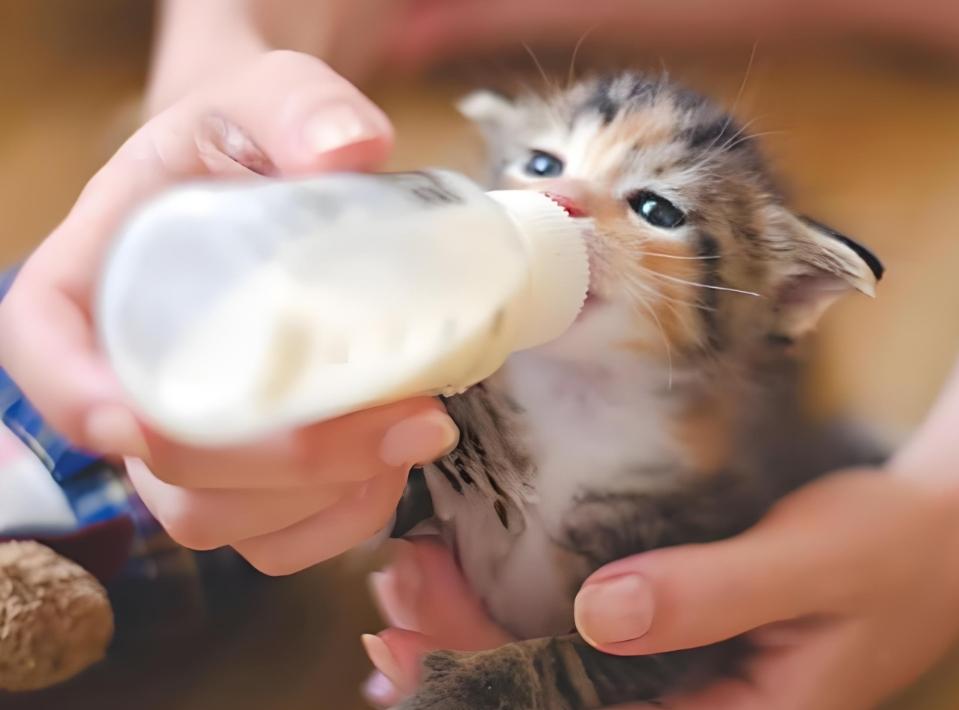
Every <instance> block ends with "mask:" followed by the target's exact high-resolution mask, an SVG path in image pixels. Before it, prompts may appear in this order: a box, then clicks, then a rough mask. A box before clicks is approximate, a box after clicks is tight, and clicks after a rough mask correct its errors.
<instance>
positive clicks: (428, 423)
mask: <svg viewBox="0 0 959 710" xmlns="http://www.w3.org/2000/svg"><path fill="white" fill-rule="evenodd" d="M457 441H459V430H458V429H457V428H456V424H454V423H453V420H452V419H450V418H449V416H448V415H446V414H444V413H443V412H439V411H436V410H431V411H429V412H425V413H423V414H419V415H417V416H415V417H411V418H409V419H404V420H403V421H401V422H400V423H398V424H394V425H393V427H391V428H390V429H389V430H388V431H387V432H386V435H385V436H384V437H383V443H382V444H381V446H380V458H381V459H383V462H384V463H386V464H387V465H388V466H413V465H417V464H423V463H427V462H429V461H435V460H436V459H438V458H440V457H442V456H445V455H446V454H448V453H449V452H450V451H452V450H453V449H454V448H456V442H457Z"/></svg>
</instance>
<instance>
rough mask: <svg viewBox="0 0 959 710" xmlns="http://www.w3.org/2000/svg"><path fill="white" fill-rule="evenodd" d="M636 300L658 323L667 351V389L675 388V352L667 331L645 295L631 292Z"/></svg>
mask: <svg viewBox="0 0 959 710" xmlns="http://www.w3.org/2000/svg"><path fill="white" fill-rule="evenodd" d="M630 293H632V294H633V295H634V296H636V300H637V301H639V303H640V305H641V306H642V307H643V308H645V309H646V311H647V312H648V313H649V315H650V316H652V319H653V322H655V323H656V327H657V328H659V334H660V336H661V337H662V340H663V346H664V347H665V349H666V368H667V383H666V384H667V388H668V389H672V388H673V350H672V348H671V347H670V346H669V337H668V336H667V335H666V329H665V328H663V324H662V322H661V321H660V320H659V316H658V315H656V310H655V309H654V308H653V307H652V306H650V305H649V302H648V301H647V300H646V299H645V298H643V295H642V294H641V293H638V292H634V291H632V290H630Z"/></svg>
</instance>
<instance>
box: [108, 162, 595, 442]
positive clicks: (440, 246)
mask: <svg viewBox="0 0 959 710" xmlns="http://www.w3.org/2000/svg"><path fill="white" fill-rule="evenodd" d="M588 280H589V273H588V261H587V257H586V251H585V246H584V244H583V241H582V234H581V229H580V227H579V226H578V225H577V224H576V222H575V221H574V220H572V219H570V218H569V217H568V216H567V215H566V213H565V211H564V210H563V209H562V208H561V207H559V206H558V205H556V204H555V203H554V202H553V201H552V200H550V199H549V198H548V197H546V196H545V195H542V194H539V193H534V192H526V191H500V192H491V193H484V192H483V191H482V190H481V189H480V188H479V187H477V186H476V185H475V184H473V183H472V182H470V181H469V180H467V179H466V178H464V177H462V176H460V175H457V174H454V173H449V172H443V171H428V172H421V173H405V174H390V175H358V174H338V175H328V176H323V177H315V178H310V179H306V180H296V181H269V182H267V181H263V182H255V183H231V184H202V183H201V184H194V185H187V186H183V187H179V188H176V189H175V190H173V191H171V192H169V193H166V194H165V195H162V196H161V197H159V198H158V199H157V200H155V201H153V202H151V203H150V204H148V205H147V206H146V207H145V208H143V209H142V210H141V211H139V212H138V213H137V214H136V215H135V216H134V217H133V219H132V220H131V221H130V222H128V223H127V224H126V225H125V227H124V228H123V229H122V230H121V232H120V234H119V235H118V238H117V240H116V243H115V245H114V248H113V250H112V252H111V253H110V255H109V257H108V259H107V262H106V266H105V270H104V273H103V279H102V282H101V286H100V293H99V301H98V305H97V313H96V316H97V321H98V327H99V330H100V334H101V337H102V341H103V345H104V348H105V350H106V352H107V355H108V357H109V358H110V361H111V362H112V364H113V367H114V368H115V370H116V373H117V375H118V377H119V378H120V381H121V383H122V384H123V386H124V387H125V388H126V390H127V392H128V393H129V395H130V396H131V397H132V399H133V401H134V402H135V404H136V405H137V406H138V407H139V408H140V410H141V413H142V415H143V416H144V417H145V418H147V419H148V420H149V421H150V422H151V423H152V424H153V425H154V426H156V427H157V428H158V429H160V430H161V431H164V432H165V433H167V434H168V435H170V436H172V437H175V438H178V439H180V440H182V441H185V442H189V443H194V444H199V445H222V444H228V443H236V442H240V441H243V440H248V439H251V438H256V437H259V436H262V435H265V434H268V433H270V432H271V431H275V430H278V429H282V428H286V427H291V426H296V425H301V424H307V423H310V422H316V421H321V420H324V419H328V418H331V417H335V416H338V415H341V414H345V413H347V412H351V411H356V410H358V409H363V408H366V407H369V406H373V405H377V404H383V403H386V402H391V401H396V400H399V399H402V398H405V397H409V396H413V395H423V394H441V393H442V394H452V393H456V392H460V391H462V390H464V389H466V388H467V387H469V386H470V385H473V384H475V383H476V382H478V381H480V380H482V379H484V378H485V377H488V376H489V375H490V374H492V373H493V372H494V371H495V370H496V369H497V368H499V366H500V365H501V364H502V363H503V361H504V360H505V359H506V357H507V356H508V355H509V354H510V353H511V352H513V351H514V350H518V349H523V348H529V347H534V346H536V345H540V344H542V343H544V342H547V341H549V340H552V339H553V338H556V337H558V336H559V335H561V334H562V333H563V331H565V330H566V328H568V327H569V326H570V324H571V323H572V322H573V320H574V319H575V317H576V315H577V313H578V312H579V309H580V308H581V306H582V303H583V300H584V298H585V295H586V289H587V285H588Z"/></svg>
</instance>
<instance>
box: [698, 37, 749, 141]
mask: <svg viewBox="0 0 959 710" xmlns="http://www.w3.org/2000/svg"><path fill="white" fill-rule="evenodd" d="M758 47H759V41H758V40H757V41H755V42H753V48H752V51H750V53H749V61H748V62H747V63H746V72H745V73H744V74H743V80H742V81H741V82H740V84H739V91H738V92H737V93H736V99H735V100H734V101H733V105H732V106H731V107H730V109H729V111H727V112H726V121H725V123H723V127H722V129H721V130H720V131H719V133H717V134H716V137H715V138H713V142H712V143H710V144H709V147H708V148H706V151H705V152H706V153H709V152H710V151H711V150H712V149H713V148H715V147H716V143H717V142H718V141H719V139H720V137H721V136H722V135H723V134H724V133H725V132H726V129H727V128H729V124H730V123H732V121H733V118H734V114H735V113H736V109H737V108H739V102H740V101H741V100H742V98H743V94H744V93H745V92H746V83H747V82H748V81H749V74H750V73H751V72H752V69H753V62H755V61H756V50H757V48H758ZM743 130H745V129H744V128H741V129H739V131H738V133H742V132H743ZM719 152H720V153H722V152H723V149H722V148H721V149H720V151H719Z"/></svg>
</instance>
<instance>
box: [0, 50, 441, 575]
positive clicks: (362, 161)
mask: <svg viewBox="0 0 959 710" xmlns="http://www.w3.org/2000/svg"><path fill="white" fill-rule="evenodd" d="M238 66H239V67H240V68H239V69H236V70H234V71H232V73H230V74H229V75H226V76H218V77H216V79H215V81H212V82H208V83H207V84H206V85H203V86H200V87H199V88H196V89H195V90H193V91H192V93H189V94H188V95H186V96H185V97H184V98H181V99H179V100H178V101H175V102H173V103H172V104H171V105H170V106H169V108H166V109H165V110H164V111H162V112H161V113H159V114H158V115H157V116H155V117H154V118H152V119H151V120H149V121H148V122H147V123H146V124H145V125H143V127H142V128H140V129H139V130H138V131H137V132H136V133H135V134H134V135H133V136H132V137H131V138H130V139H129V140H128V141H127V142H126V143H125V144H124V145H123V146H122V147H121V148H120V150H119V151H118V152H117V153H116V154H115V155H114V156H113V157H112V158H111V159H110V161H109V162H108V163H107V164H106V165H105V166H104V167H103V168H102V169H101V170H100V171H99V172H98V173H97V175H96V176H95V177H94V178H93V179H92V180H91V181H90V183H89V184H88V185H87V187H86V189H85V190H84V191H83V194H82V195H81V197H80V198H79V200H78V202H77V203H76V205H75V207H74V208H73V210H72V211H71V212H70V214H69V215H68V216H67V218H66V219H65V220H64V221H63V223H62V224H61V225H60V226H59V227H58V228H57V229H56V230H55V231H54V232H53V233H52V234H51V235H50V236H49V237H48V238H47V239H46V241H44V242H43V244H42V245H41V246H40V247H39V248H38V249H37V250H36V252H35V253H34V254H33V255H32V256H31V257H30V258H29V260H28V261H27V262H26V264H25V265H24V266H23V268H22V270H21V272H20V274H19V275H18V277H17V279H16V281H15V283H14V285H13V287H12V289H11V291H10V292H9V294H8V295H7V297H6V298H5V299H4V301H3V304H2V307H0V332H2V333H3V337H2V338H0V365H2V367H4V368H5V369H6V370H8V372H9V373H10V375H11V376H12V377H13V379H14V381H16V382H17V383H18V384H19V385H20V387H21V388H22V389H23V391H24V392H25V394H26V395H27V397H28V398H29V399H30V400H31V401H32V402H33V403H34V404H35V406H36V407H37V408H38V409H39V410H40V412H42V414H43V415H44V417H45V418H46V419H47V421H49V423H50V424H51V425H53V426H55V427H56V428H57V429H58V430H59V431H61V432H62V433H64V434H65V435H66V436H68V437H69V438H70V439H71V440H72V441H73V442H75V443H76V444H78V445H80V446H83V447H85V448H88V449H90V450H93V451H96V452H100V453H105V454H112V455H116V456H127V457H131V458H130V459H129V473H130V477H131V479H132V480H133V482H134V484H135V486H136V488H137V490H138V492H139V493H140V494H141V496H142V498H143V500H144V502H145V503H146V505H147V507H148V508H149V509H150V510H151V512H152V513H154V515H156V517H157V518H158V519H159V521H160V522H161V523H162V524H163V525H164V527H165V528H166V529H167V531H168V532H169V533H170V534H171V535H172V536H173V537H174V538H175V539H176V540H177V541H179V542H181V543H183V544H184V545H186V546H189V547H193V548H198V549H206V548H213V547H219V546H221V545H228V544H229V545H233V546H234V547H236V548H237V549H238V550H239V551H240V553H241V554H243V555H244V556H245V557H247V558H248V559H249V560H250V562H252V563H253V564H254V565H255V566H256V567H258V568H260V569H261V570H263V571H264V572H267V573H277V574H279V573H287V572H292V571H296V570H298V569H301V568H303V567H306V566H309V565H310V564H314V563H316V562H319V561H320V560H323V559H326V558H327V557H331V556H333V555H335V554H338V553H340V552H342V551H344V550H346V549H348V548H350V547H353V546H354V545H356V544H358V543H360V542H362V541H363V540H365V539H367V538H368V537H370V536H371V535H373V534H374V533H375V532H376V531H377V530H378V529H379V528H381V527H382V526H384V525H385V524H386V523H387V521H388V520H389V519H390V517H391V516H392V514H393V511H394V510H395V507H396V502H397V500H398V499H399V496H400V494H401V492H402V490H403V487H404V484H405V480H406V473H407V471H408V468H409V465H410V464H413V463H417V462H420V461H425V460H428V459H431V458H432V457H433V456H434V455H436V454H440V453H442V451H443V450H444V449H445V448H448V447H449V446H450V445H452V444H453V443H454V442H455V438H456V430H455V427H454V425H453V424H452V422H451V420H450V419H449V417H447V415H446V414H445V413H444V411H443V410H442V406H441V405H440V404H438V403H436V402H435V401H433V400H430V399H421V400H416V401H408V402H403V403H399V404H396V405H392V406H389V407H383V408H380V409H376V410H372V411H369V412H364V413H361V414H357V415H353V416H349V417H344V418H342V419H339V420H336V421H332V422H329V423H326V424H322V425H316V426H311V427H307V428H304V429H300V430H296V431H292V432H288V433H285V434H283V435H282V436H277V437H275V438H273V439H272V440H270V441H267V442H261V443H259V444H256V445H249V446H245V447H243V448H235V449H229V450H216V451H210V450H198V449H192V448H189V447H185V446H182V445H179V444H177V443H175V442H173V441H170V440H168V439H166V438H164V437H163V436H162V435H160V434H159V433H157V432H155V431H153V430H151V429H150V427H149V426H148V425H147V424H146V423H144V422H143V421H141V420H140V419H138V418H137V417H136V415H135V414H134V412H132V411H131V409H130V408H129V407H128V405H127V403H126V400H125V398H124V395H123V393H122V392H121V391H120V388H119V385H118V383H117V382H116V380H115V378H114V376H113V375H112V373H111V372H110V369H109V367H108V364H107V362H106V360H105V358H104V356H103V354H102V353H101V351H100V349H99V347H98V345H97V337H96V334H95V332H94V328H93V325H92V323H91V311H92V302H93V299H94V298H95V291H96V280H97V275H98V272H99V264H100V262H101V259H102V257H103V254H104V252H105V250H106V249H107V248H108V245H109V242H110V238H111V236H112V234H113V231H114V230H115V228H116V226H117V224H118V222H119V221H120V220H121V219H122V218H123V217H124V216H125V215H126V214H127V212H128V211H129V210H130V209H131V208H132V207H133V206H134V205H136V204H137V203H138V202H139V201H141V200H143V199H144V198H146V197H148V196H149V195H151V194H153V193H156V192H158V191H160V190H162V189H163V188H165V187H167V186H169V185H171V184H173V183H176V182H178V181H181V180H185V179H190V178H196V177H202V176H217V177H219V178H228V179H229V178H235V179H256V178H257V177H258V175H291V174H300V173H306V172H317V171H323V170H336V169H364V168H371V167H373V166H376V165H377V164H379V163H380V162H382V160H383V159H384V158H385V157H386V155H387V153H388V152H389V150H390V147H391V142H392V129H391V127H390V124H389V121H388V120H387V119H386V117H385V116H384V115H383V114H382V112H380V110H379V109H378V108H376V107H375V106H374V105H373V104H372V103H371V102H370V101H369V100H368V99H366V98H365V97H364V96H363V95H362V94H361V93H360V92H359V91H358V90H357V89H355V88H354V87H353V86H351V85H350V84H349V83H348V82H346V81H345V80H344V79H342V78H341V77H340V76H338V75H337V74H336V73H334V72H333V71H332V70H331V69H330V68H329V67H327V66H326V65H325V64H324V63H323V62H321V61H319V60H317V59H314V58H313V57H309V56H307V55H303V54H297V53H294V52H259V53H256V54H254V55H252V56H251V57H249V58H248V60H247V61H246V62H245V63H243V64H240V65H238Z"/></svg>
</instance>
